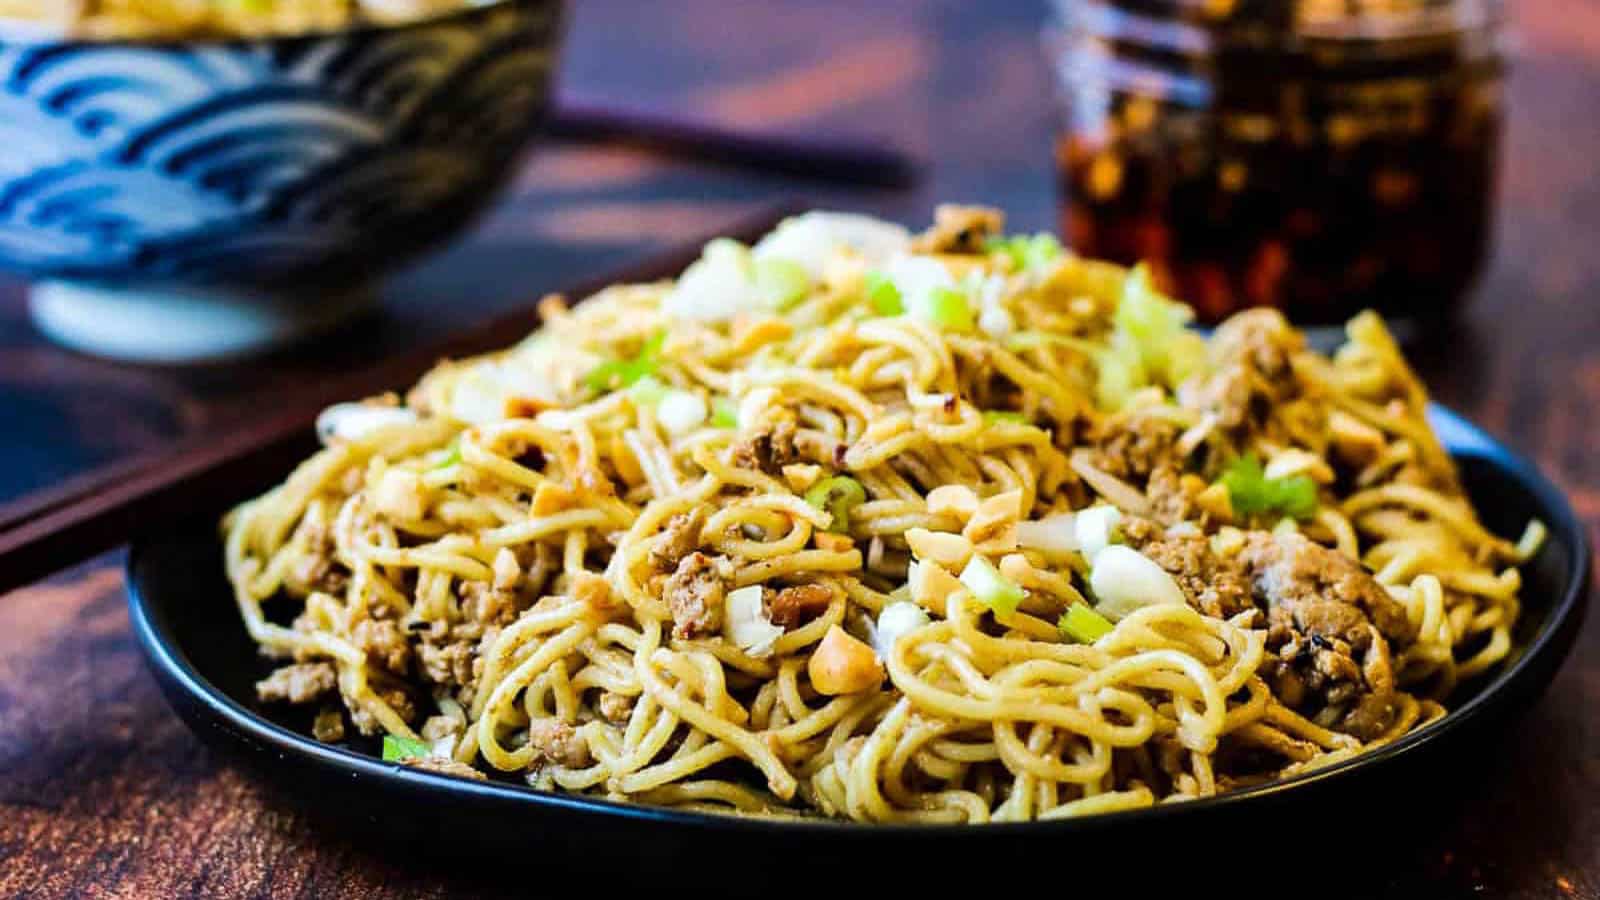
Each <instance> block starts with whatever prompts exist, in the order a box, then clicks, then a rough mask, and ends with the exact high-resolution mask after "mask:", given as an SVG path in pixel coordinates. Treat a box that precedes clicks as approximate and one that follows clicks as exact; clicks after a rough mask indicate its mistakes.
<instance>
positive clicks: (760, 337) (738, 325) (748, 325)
mask: <svg viewBox="0 0 1600 900" xmlns="http://www.w3.org/2000/svg"><path fill="white" fill-rule="evenodd" d="M792 334H794V326H793V325H791V324H789V320H787V319H785V318H783V317H781V316H761V317H759V318H757V317H754V316H750V315H746V314H742V313H741V314H740V315H738V316H735V317H734V320H733V346H732V347H731V348H730V349H731V351H732V352H733V353H734V354H736V355H739V356H743V355H745V354H747V353H751V352H753V351H755V350H756V349H757V348H759V347H760V346H761V345H763V344H772V343H776V342H778V341H784V340H788V339H789V336H790V335H792Z"/></svg>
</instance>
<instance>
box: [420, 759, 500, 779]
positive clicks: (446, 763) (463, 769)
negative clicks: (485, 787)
mask: <svg viewBox="0 0 1600 900" xmlns="http://www.w3.org/2000/svg"><path fill="white" fill-rule="evenodd" d="M401 765H405V766H410V767H411V768H413V769H421V770H422V771H424V772H434V773H437V774H439V775H454V776H455V777H457V778H471V779H472V780H473V781H487V780H488V776H486V775H484V774H483V773H482V772H479V771H478V770H477V769H474V768H473V767H471V766H469V765H467V764H466V763H459V762H456V761H455V760H453V759H442V758H440V757H437V756H415V757H412V758H411V759H408V760H405V761H404V762H402V763H401Z"/></svg>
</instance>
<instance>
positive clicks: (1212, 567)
mask: <svg viewBox="0 0 1600 900" xmlns="http://www.w3.org/2000/svg"><path fill="white" fill-rule="evenodd" d="M1122 529H1123V533H1124V534H1125V535H1127V537H1128V542H1129V543H1130V544H1131V545H1132V546H1133V547H1134V549H1136V550H1138V551H1139V552H1140V553H1143V554H1144V555H1145V556H1147V557H1149V558H1150V560H1151V561H1152V562H1154V563H1155V564H1156V565H1158V566H1160V567H1161V568H1163V569H1165V570H1167V572H1168V573H1169V574H1171V575H1172V578H1173V580H1174V581H1176V582H1178V587H1179V588H1181V589H1182V590H1183V595H1184V596H1185V597H1187V598H1188V600H1189V604H1190V605H1191V606H1193V607H1195V608H1196V609H1198V610H1200V611H1201V612H1203V613H1205V614H1206V615H1208V616H1215V617H1217V618H1223V619H1225V618H1228V617H1230V616H1235V615H1238V614H1239V613H1241V612H1244V611H1245V610H1247V609H1250V608H1251V607H1253V606H1254V605H1255V603H1254V598H1253V597H1252V596H1251V590H1250V580H1249V578H1248V577H1247V575H1246V573H1245V569H1244V566H1243V564H1241V563H1240V562H1239V560H1237V559H1233V558H1229V557H1224V556H1220V555H1218V554H1217V553H1216V552H1215V551H1214V550H1212V549H1211V541H1210V540H1209V539H1208V538H1205V537H1203V536H1200V535H1192V536H1188V535H1186V536H1169V535H1167V534H1166V533H1165V532H1164V531H1163V530H1162V529H1161V528H1159V527H1158V526H1156V525H1155V524H1154V523H1152V522H1150V521H1148V520H1146V519H1133V518H1130V519H1129V520H1128V521H1127V522H1125V523H1124V524H1123V526H1122Z"/></svg>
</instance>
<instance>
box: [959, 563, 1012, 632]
mask: <svg viewBox="0 0 1600 900" xmlns="http://www.w3.org/2000/svg"><path fill="white" fill-rule="evenodd" d="M961 583H962V584H964V585H966V586H967V590H969V591H971V592H972V596H974V597H976V598H978V602H979V603H982V604H983V605H984V606H987V607H989V609H991V610H993V611H994V614H995V615H996V616H997V617H1000V618H1005V617H1007V616H1010V615H1011V614H1012V613H1015V612H1016V611H1017V607H1018V606H1020V605H1021V604H1022V598H1023V597H1025V596H1027V592H1026V591H1024V590H1023V589H1022V588H1020V587H1017V586H1016V585H1014V584H1012V583H1011V582H1009V581H1007V580H1006V579H1005V578H1004V577H1002V576H1001V575H1000V573H999V572H997V571H995V568H994V566H992V565H990V564H989V561H988V560H986V559H984V558H983V557H981V556H978V555H976V554H974V555H973V557H972V559H970V560H968V561H967V566H966V568H964V569H962V570H961Z"/></svg>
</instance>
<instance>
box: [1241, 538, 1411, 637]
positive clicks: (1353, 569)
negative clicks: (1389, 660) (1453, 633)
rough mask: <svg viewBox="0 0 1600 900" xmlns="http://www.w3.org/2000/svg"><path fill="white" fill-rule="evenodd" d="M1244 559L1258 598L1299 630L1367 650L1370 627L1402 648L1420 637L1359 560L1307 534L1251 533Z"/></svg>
mask: <svg viewBox="0 0 1600 900" xmlns="http://www.w3.org/2000/svg"><path fill="white" fill-rule="evenodd" d="M1240 558H1241V560H1243V562H1244V564H1245V566H1246V567H1247V568H1248V569H1249V571H1250V573H1251V576H1252V578H1253V579H1254V582H1255V593H1256V597H1257V599H1259V600H1261V601H1263V602H1264V603H1265V604H1266V605H1267V607H1268V609H1269V610H1283V614H1284V615H1287V616H1290V617H1291V618H1292V620H1293V623H1294V625H1295V628H1296V630H1297V631H1302V632H1305V633H1306V634H1320V635H1322V636H1323V637H1329V638H1339V639H1341V640H1344V641H1346V642H1348V643H1349V644H1350V645H1351V646H1353V647H1356V648H1357V649H1364V648H1365V647H1366V643H1367V640H1366V628H1365V626H1366V623H1367V622H1368V621H1369V620H1370V621H1371V622H1372V624H1374V625H1376V626H1378V631H1379V632H1381V633H1382V634H1383V636H1384V637H1386V638H1388V639H1389V640H1390V641H1394V642H1396V643H1397V644H1398V645H1399V646H1402V647H1403V646H1405V645H1407V644H1410V643H1411V641H1412V640H1413V638H1415V635H1414V634H1413V633H1412V629H1411V623H1410V621H1409V620H1408V619H1407V618H1406V611H1405V607H1403V606H1401V605H1400V603H1399V602H1398V601H1396V600H1395V599H1394V598H1393V597H1391V596H1389V592H1388V591H1387V590H1385V589H1384V587H1383V585H1381V584H1379V583H1378V582H1377V580H1376V579H1374V578H1373V577H1372V575H1371V573H1369V572H1368V571H1367V570H1366V569H1364V568H1362V566H1361V564H1360V563H1359V562H1356V561H1355V560H1353V559H1351V558H1350V557H1348V556H1345V555H1344V554H1343V553H1340V552H1338V551H1337V550H1331V549H1329V548H1327V547H1324V546H1322V545H1321V544H1317V543H1314V542H1313V541H1311V540H1309V539H1307V538H1306V537H1304V536H1303V535H1299V534H1285V535H1274V534H1269V533H1267V532H1264V531H1256V532H1251V533H1250V536H1249V538H1248V539H1247V540H1246V542H1245V547H1244V550H1242V551H1241V552H1240Z"/></svg>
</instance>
